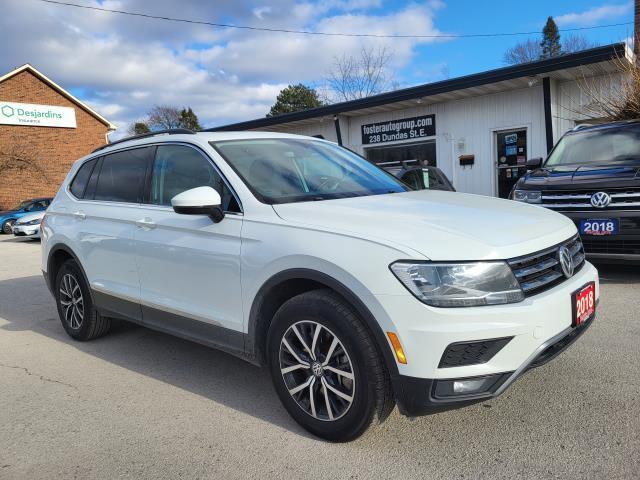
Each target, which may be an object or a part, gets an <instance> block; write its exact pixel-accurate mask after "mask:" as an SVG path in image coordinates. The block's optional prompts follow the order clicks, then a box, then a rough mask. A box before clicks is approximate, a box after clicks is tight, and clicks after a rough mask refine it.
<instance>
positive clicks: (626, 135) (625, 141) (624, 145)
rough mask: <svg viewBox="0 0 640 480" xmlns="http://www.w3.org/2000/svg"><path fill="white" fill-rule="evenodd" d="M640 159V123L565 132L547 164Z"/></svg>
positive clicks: (582, 163)
mask: <svg viewBox="0 0 640 480" xmlns="http://www.w3.org/2000/svg"><path fill="white" fill-rule="evenodd" d="M629 160H640V126H633V127H624V128H608V129H603V130H594V131H586V132H578V133H571V134H569V135H565V136H564V137H563V138H562V139H560V141H559V142H558V145H556V147H555V148H554V149H553V151H552V152H551V155H549V158H548V159H547V162H546V163H545V166H549V167H550V166H556V165H572V164H580V165H589V164H602V163H609V162H620V161H629Z"/></svg>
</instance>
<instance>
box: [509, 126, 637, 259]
mask: <svg viewBox="0 0 640 480" xmlns="http://www.w3.org/2000/svg"><path fill="white" fill-rule="evenodd" d="M527 163H528V166H529V167H530V168H531V170H532V171H530V172H528V173H527V174H526V175H525V176H523V177H522V178H520V180H519V181H518V182H517V183H516V185H515V187H514V191H513V193H512V198H514V199H515V200H518V201H521V202H526V203H531V204H537V205H542V206H543V207H546V208H548V209H551V210H555V211H558V212H561V213H563V214H564V215H566V216H567V217H569V218H570V219H571V220H573V222H574V223H575V224H576V226H577V227H578V229H579V232H580V235H581V236H582V241H583V243H584V248H585V250H586V254H587V256H588V257H590V258H593V259H598V260H606V261H612V260H619V261H629V260H633V261H640V122H637V121H629V122H613V123H606V124H602V125H594V126H582V127H577V128H575V129H574V130H572V131H570V132H568V133H566V134H565V135H564V136H563V137H562V138H561V139H560V140H559V141H558V143H557V145H556V146H555V147H554V149H553V150H552V151H551V153H550V154H549V156H548V157H547V159H546V160H545V161H544V162H543V161H542V159H539V158H538V159H533V160H530V161H529V162H527Z"/></svg>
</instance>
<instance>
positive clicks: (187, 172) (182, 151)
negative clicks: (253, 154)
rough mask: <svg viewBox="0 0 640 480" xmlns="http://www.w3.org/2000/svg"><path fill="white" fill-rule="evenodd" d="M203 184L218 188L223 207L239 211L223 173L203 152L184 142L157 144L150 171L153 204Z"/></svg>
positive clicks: (169, 200)
mask: <svg viewBox="0 0 640 480" xmlns="http://www.w3.org/2000/svg"><path fill="white" fill-rule="evenodd" d="M204 186H209V187H211V188H213V189H215V190H217V191H218V193H219V194H220V197H221V198H222V208H223V210H225V211H228V212H239V211H240V208H239V206H238V202H237V201H236V199H235V197H234V196H233V194H232V193H231V191H230V190H229V188H228V187H227V185H226V184H225V183H224V181H223V180H222V177H221V176H220V174H219V173H218V172H217V171H216V169H215V168H214V167H213V165H211V163H210V162H209V160H207V159H206V158H205V157H204V156H203V155H202V154H201V153H200V152H198V151H197V150H195V149H193V148H191V147H187V146H184V145H162V146H159V147H158V150H157V152H156V159H155V162H154V165H153V173H152V175H151V198H150V203H151V204H153V205H165V206H171V199H172V198H173V197H175V196H176V195H178V194H179V193H182V192H185V191H187V190H190V189H192V188H196V187H204Z"/></svg>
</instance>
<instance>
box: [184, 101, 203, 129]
mask: <svg viewBox="0 0 640 480" xmlns="http://www.w3.org/2000/svg"><path fill="white" fill-rule="evenodd" d="M179 123H180V127H181V128H188V129H189V130H194V131H198V130H201V129H202V127H201V126H200V122H199V121H198V116H197V115H196V114H195V113H193V110H191V107H189V108H186V109H185V108H183V109H182V110H181V111H180V122H179Z"/></svg>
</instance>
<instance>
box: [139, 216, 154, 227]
mask: <svg viewBox="0 0 640 480" xmlns="http://www.w3.org/2000/svg"><path fill="white" fill-rule="evenodd" d="M136 226H137V227H139V228H149V229H151V228H156V223H155V222H154V221H153V220H151V219H150V218H148V217H145V218H142V219H140V220H136Z"/></svg>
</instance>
